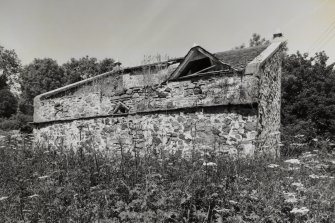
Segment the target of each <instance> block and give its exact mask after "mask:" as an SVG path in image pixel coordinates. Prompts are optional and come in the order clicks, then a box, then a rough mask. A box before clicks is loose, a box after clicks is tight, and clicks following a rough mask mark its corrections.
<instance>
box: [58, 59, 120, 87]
mask: <svg viewBox="0 0 335 223" xmlns="http://www.w3.org/2000/svg"><path fill="white" fill-rule="evenodd" d="M113 67H114V60H113V59H110V58H106V59H104V60H102V61H100V62H99V61H98V60H97V59H96V58H94V57H89V56H85V57H82V58H80V59H75V58H71V60H70V61H69V62H67V63H65V64H63V65H62V68H63V69H64V71H65V77H66V80H67V81H66V83H67V84H71V83H74V82H77V81H81V80H84V79H87V78H90V77H94V76H96V75H99V74H102V73H105V72H107V71H111V70H113Z"/></svg>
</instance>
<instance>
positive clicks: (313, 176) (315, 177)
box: [309, 174, 319, 179]
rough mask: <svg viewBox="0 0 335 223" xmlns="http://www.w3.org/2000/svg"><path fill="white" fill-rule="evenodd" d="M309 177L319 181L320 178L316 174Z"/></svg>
mask: <svg viewBox="0 0 335 223" xmlns="http://www.w3.org/2000/svg"><path fill="white" fill-rule="evenodd" d="M309 177H310V178H312V179H319V176H318V175H315V174H311V175H309Z"/></svg>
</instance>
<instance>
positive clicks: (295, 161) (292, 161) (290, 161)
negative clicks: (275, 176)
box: [285, 159, 300, 164]
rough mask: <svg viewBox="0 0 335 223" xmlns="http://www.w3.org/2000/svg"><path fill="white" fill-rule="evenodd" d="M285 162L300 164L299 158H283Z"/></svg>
mask: <svg viewBox="0 0 335 223" xmlns="http://www.w3.org/2000/svg"><path fill="white" fill-rule="evenodd" d="M285 163H289V164H300V160H298V159H289V160H285Z"/></svg>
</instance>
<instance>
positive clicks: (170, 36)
mask: <svg viewBox="0 0 335 223" xmlns="http://www.w3.org/2000/svg"><path fill="white" fill-rule="evenodd" d="M278 29H280V31H281V32H283V34H284V35H285V37H286V38H287V40H288V44H289V45H288V46H289V49H290V51H291V52H295V51H296V50H300V51H302V52H311V53H314V52H316V51H321V50H325V51H326V53H327V54H328V55H329V56H330V57H331V58H330V60H331V61H334V62H335V0H328V1H327V0H229V1H228V0H0V45H2V46H4V47H5V48H7V49H14V50H15V51H16V52H17V54H18V56H19V57H20V59H21V60H22V63H23V64H28V63H30V62H31V61H32V60H33V59H34V58H44V57H50V58H53V59H56V60H57V61H58V63H60V64H61V63H64V62H66V61H67V60H69V59H70V58H71V57H75V58H79V57H82V56H85V55H89V56H92V57H97V58H98V59H103V58H105V57H110V58H114V59H117V58H119V60H120V61H121V62H122V63H123V65H124V66H132V65H138V64H140V63H141V60H142V59H143V55H153V54H156V53H159V54H162V55H165V54H167V55H169V56H171V57H177V56H178V57H179V56H184V55H185V54H186V53H187V51H188V50H189V48H191V47H192V45H193V44H194V43H198V44H199V45H201V46H203V47H204V48H206V49H207V50H209V51H210V52H213V53H214V52H218V51H224V50H229V49H231V48H233V47H234V46H237V45H240V44H241V43H243V42H248V40H249V38H250V37H251V34H252V33H253V32H256V33H259V34H261V35H262V36H264V37H266V38H268V39H270V38H272V34H273V33H274V32H275V31H276V30H278Z"/></svg>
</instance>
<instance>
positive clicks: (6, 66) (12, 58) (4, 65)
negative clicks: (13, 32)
mask: <svg viewBox="0 0 335 223" xmlns="http://www.w3.org/2000/svg"><path fill="white" fill-rule="evenodd" d="M20 70H21V62H20V60H19V59H18V57H17V54H16V53H15V51H14V50H7V49H5V48H4V47H2V46H0V89H3V88H5V87H10V86H11V85H13V84H14V82H18V74H19V72H20Z"/></svg>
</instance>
